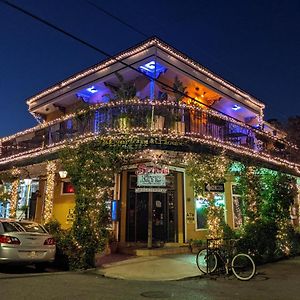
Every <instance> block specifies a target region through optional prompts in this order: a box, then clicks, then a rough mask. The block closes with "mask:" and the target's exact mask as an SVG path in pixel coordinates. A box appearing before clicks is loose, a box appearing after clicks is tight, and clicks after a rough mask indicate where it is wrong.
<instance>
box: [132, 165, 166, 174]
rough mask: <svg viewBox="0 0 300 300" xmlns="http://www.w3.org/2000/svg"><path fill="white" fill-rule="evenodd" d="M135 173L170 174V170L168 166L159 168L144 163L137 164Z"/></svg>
mask: <svg viewBox="0 0 300 300" xmlns="http://www.w3.org/2000/svg"><path fill="white" fill-rule="evenodd" d="M135 173H136V175H145V174H163V175H168V174H170V170H169V168H168V167H163V168H160V167H158V166H153V167H152V166H150V167H148V166H146V165H144V164H142V165H139V166H138V168H137V170H136V172H135Z"/></svg>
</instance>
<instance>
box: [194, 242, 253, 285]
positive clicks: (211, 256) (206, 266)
mask: <svg viewBox="0 0 300 300" xmlns="http://www.w3.org/2000/svg"><path fill="white" fill-rule="evenodd" d="M216 241H219V243H220V241H224V240H222V239H208V240H207V248H206V249H203V250H200V251H199V252H198V254H197V256H196V263H197V267H198V268H199V270H200V271H201V272H202V273H204V274H210V273H213V272H214V271H215V270H216V269H217V266H218V265H220V264H222V266H223V268H224V269H225V272H226V274H227V275H228V274H229V271H230V270H231V271H232V272H233V274H234V275H235V277H236V278H237V279H239V280H244V281H246V280H250V279H251V278H252V277H253V276H254V274H255V272H256V266H255V263H254V261H253V259H252V258H251V257H250V256H249V255H248V254H246V253H237V254H234V253H233V252H234V248H233V247H231V249H230V250H229V251H228V250H225V249H224V248H221V247H219V246H217V247H216V246H215V247H210V243H211V242H212V243H215V242H216ZM227 241H230V242H231V241H234V242H235V240H227Z"/></svg>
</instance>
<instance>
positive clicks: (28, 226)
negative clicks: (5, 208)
mask: <svg viewBox="0 0 300 300" xmlns="http://www.w3.org/2000/svg"><path fill="white" fill-rule="evenodd" d="M2 225H3V228H4V231H5V232H13V231H23V232H24V231H25V232H37V233H47V232H46V230H45V229H44V228H43V227H42V226H41V225H39V224H37V223H33V222H2Z"/></svg>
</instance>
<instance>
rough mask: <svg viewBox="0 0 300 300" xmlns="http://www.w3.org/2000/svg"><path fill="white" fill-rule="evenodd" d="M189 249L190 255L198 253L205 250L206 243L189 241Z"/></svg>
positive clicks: (198, 240) (196, 240) (197, 240)
mask: <svg viewBox="0 0 300 300" xmlns="http://www.w3.org/2000/svg"><path fill="white" fill-rule="evenodd" d="M189 247H190V250H191V252H192V253H198V252H199V251H200V250H203V249H205V248H206V241H204V240H200V239H195V240H193V239H191V240H190V241H189Z"/></svg>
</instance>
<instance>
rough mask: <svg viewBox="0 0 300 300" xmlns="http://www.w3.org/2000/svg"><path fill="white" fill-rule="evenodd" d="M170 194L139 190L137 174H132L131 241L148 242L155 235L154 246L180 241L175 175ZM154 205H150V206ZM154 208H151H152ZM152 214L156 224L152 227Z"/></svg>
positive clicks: (169, 190) (127, 238)
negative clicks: (137, 188)
mask: <svg viewBox="0 0 300 300" xmlns="http://www.w3.org/2000/svg"><path fill="white" fill-rule="evenodd" d="M169 181H170V182H172V184H170V185H168V186H167V192H166V193H158V192H147V193H146V192H142V193H136V192H135V187H136V177H135V175H133V174H132V175H130V177H129V185H128V198H127V218H126V220H127V222H126V223H127V225H126V227H127V230H126V241H127V242H142V243H148V238H149V234H150V236H151V234H152V242H153V245H157V244H161V243H164V242H177V240H178V237H177V235H178V234H177V205H176V189H175V188H174V187H175V186H176V185H175V184H174V176H173V175H171V176H170V179H169ZM149 205H150V207H149ZM149 208H150V209H151V211H150V210H149ZM149 217H150V218H151V219H150V221H151V223H152V226H151V227H150V228H151V231H150V229H149V226H150V225H149V224H150V223H149Z"/></svg>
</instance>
